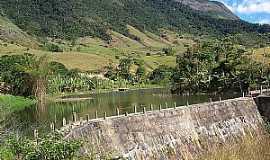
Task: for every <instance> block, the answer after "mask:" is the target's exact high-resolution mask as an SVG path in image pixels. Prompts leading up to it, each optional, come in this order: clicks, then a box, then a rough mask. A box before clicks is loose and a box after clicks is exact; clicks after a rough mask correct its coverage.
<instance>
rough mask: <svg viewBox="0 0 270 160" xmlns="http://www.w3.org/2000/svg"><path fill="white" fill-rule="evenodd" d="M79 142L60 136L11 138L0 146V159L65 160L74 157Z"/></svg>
mask: <svg viewBox="0 0 270 160" xmlns="http://www.w3.org/2000/svg"><path fill="white" fill-rule="evenodd" d="M80 147H81V142H79V141H75V140H65V139H63V137H62V136H61V135H60V134H48V135H46V136H44V137H42V138H38V139H29V138H24V137H16V136H11V137H9V138H7V140H5V142H4V143H3V144H2V145H1V146H0V159H6V158H12V157H13V158H14V157H17V159H24V160H65V159H72V158H74V157H75V155H76V152H77V151H78V150H79V148H80Z"/></svg>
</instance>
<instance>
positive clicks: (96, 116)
mask: <svg viewBox="0 0 270 160" xmlns="http://www.w3.org/2000/svg"><path fill="white" fill-rule="evenodd" d="M95 119H98V111H97V110H96V112H95Z"/></svg>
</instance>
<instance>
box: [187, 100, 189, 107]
mask: <svg viewBox="0 0 270 160" xmlns="http://www.w3.org/2000/svg"><path fill="white" fill-rule="evenodd" d="M188 106H189V103H188V99H187V107H188Z"/></svg>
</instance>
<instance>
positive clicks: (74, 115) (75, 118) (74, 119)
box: [73, 112, 77, 122]
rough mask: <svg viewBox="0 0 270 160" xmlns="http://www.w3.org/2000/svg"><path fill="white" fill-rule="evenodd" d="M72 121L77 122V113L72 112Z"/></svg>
mask: <svg viewBox="0 0 270 160" xmlns="http://www.w3.org/2000/svg"><path fill="white" fill-rule="evenodd" d="M73 122H77V113H76V112H73Z"/></svg>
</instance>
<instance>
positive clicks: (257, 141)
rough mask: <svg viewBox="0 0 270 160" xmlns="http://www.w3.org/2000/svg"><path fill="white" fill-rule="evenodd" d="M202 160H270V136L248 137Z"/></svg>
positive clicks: (212, 152) (213, 152) (201, 158)
mask: <svg viewBox="0 0 270 160" xmlns="http://www.w3.org/2000/svg"><path fill="white" fill-rule="evenodd" d="M199 159H200V160H270V136H269V135H264V136H261V137H246V138H244V140H243V141H242V142H241V143H238V144H235V145H231V144H226V145H225V146H223V147H221V148H216V149H214V150H211V152H209V153H207V154H206V155H204V156H202V157H200V158H199Z"/></svg>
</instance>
